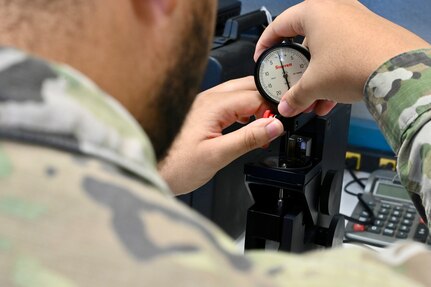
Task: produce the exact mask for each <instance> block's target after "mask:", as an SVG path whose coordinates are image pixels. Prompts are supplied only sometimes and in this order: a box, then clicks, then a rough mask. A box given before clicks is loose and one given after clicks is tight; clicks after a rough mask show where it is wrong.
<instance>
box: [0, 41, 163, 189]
mask: <svg viewBox="0 0 431 287" xmlns="http://www.w3.org/2000/svg"><path fill="white" fill-rule="evenodd" d="M0 128H1V129H3V130H6V131H19V132H20V133H21V134H25V133H28V134H33V135H38V134H39V135H40V134H43V135H44V136H45V137H50V136H51V137H56V136H59V137H61V138H62V139H63V141H64V140H65V139H66V140H67V141H69V142H68V143H67V144H70V145H73V146H76V147H77V149H79V152H81V153H84V154H87V155H91V156H96V157H99V158H102V159H104V160H107V161H110V162H112V163H115V164H116V165H118V166H120V167H122V168H124V169H126V170H128V171H130V172H132V173H134V174H135V175H137V176H139V177H141V178H143V179H144V180H145V181H148V182H150V183H152V184H153V185H155V186H156V187H157V188H158V189H160V190H161V191H164V192H166V193H169V191H168V190H169V189H168V187H167V185H166V184H165V182H164V181H163V180H162V179H161V178H160V176H159V175H158V173H157V169H156V160H155V155H154V150H153V148H152V146H151V143H150V140H149V138H148V136H147V135H146V134H145V132H144V131H143V130H142V128H141V127H140V126H139V124H138V123H137V122H136V121H135V120H134V118H133V117H132V116H131V115H130V114H129V113H128V112H127V111H126V109H125V108H124V107H122V106H121V105H120V104H119V103H118V102H117V101H116V100H115V99H113V98H112V97H110V96H108V95H107V94H106V93H104V92H103V91H102V90H101V89H100V88H98V87H97V86H96V85H95V84H94V83H93V82H92V81H91V80H89V79H88V78H87V77H85V76H84V75H82V74H81V73H79V72H78V71H76V70H74V69H72V68H71V67H68V66H65V65H60V64H54V63H49V62H47V61H44V60H41V59H39V58H36V57H34V56H30V55H28V54H26V53H24V52H22V51H19V50H16V49H12V48H0ZM27 138H29V137H27ZM30 138H31V137H30Z"/></svg>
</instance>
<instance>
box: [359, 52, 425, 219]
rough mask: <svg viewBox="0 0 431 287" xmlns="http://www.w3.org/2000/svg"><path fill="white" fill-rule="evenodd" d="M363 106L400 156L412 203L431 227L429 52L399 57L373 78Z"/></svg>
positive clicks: (401, 170)
mask: <svg viewBox="0 0 431 287" xmlns="http://www.w3.org/2000/svg"><path fill="white" fill-rule="evenodd" d="M365 95H366V96H365V102H366V104H367V106H368V109H369V111H370V112H371V114H372V115H373V117H374V118H375V119H376V120H377V122H378V123H379V126H380V128H381V130H382V131H383V133H384V134H385V136H386V139H387V140H388V142H389V144H390V145H391V146H392V148H393V150H394V151H395V152H396V154H397V155H398V171H399V174H400V178H401V181H402V183H403V184H404V186H406V188H407V190H408V191H409V192H410V193H411V194H412V199H413V202H414V203H415V205H416V207H417V208H418V210H419V212H420V213H421V215H422V217H423V218H424V219H428V223H429V224H428V225H429V226H431V225H430V223H431V217H430V216H431V50H430V49H426V50H418V51H413V52H409V53H405V54H402V55H399V56H398V57H395V58H393V59H391V60H390V61H388V62H387V63H385V64H384V65H382V66H381V67H380V68H379V69H378V70H377V71H376V72H375V73H374V74H373V75H371V77H370V79H369V80H368V83H367V85H366V87H365Z"/></svg>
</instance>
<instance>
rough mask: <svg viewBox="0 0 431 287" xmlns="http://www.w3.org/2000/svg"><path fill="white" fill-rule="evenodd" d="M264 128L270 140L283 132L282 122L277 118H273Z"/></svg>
mask: <svg viewBox="0 0 431 287" xmlns="http://www.w3.org/2000/svg"><path fill="white" fill-rule="evenodd" d="M265 129H266V133H267V134H268V137H269V138H270V141H272V140H274V139H276V138H278V137H279V136H281V134H282V133H283V132H284V127H283V124H282V123H281V122H280V121H279V120H273V121H272V122H270V123H269V124H268V125H266V127H265Z"/></svg>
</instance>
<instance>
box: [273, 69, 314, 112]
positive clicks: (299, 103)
mask: <svg viewBox="0 0 431 287" xmlns="http://www.w3.org/2000/svg"><path fill="white" fill-rule="evenodd" d="M307 72H308V70H307V71H306V72H305V73H304V76H303V77H302V78H301V79H300V80H299V81H298V82H297V83H296V84H295V85H294V86H293V87H292V88H291V89H290V90H288V91H287V92H286V94H285V95H284V96H283V98H282V99H281V101H280V104H279V105H278V111H279V113H280V114H281V115H282V116H285V117H293V116H296V115H297V114H299V113H301V112H303V111H305V110H307V108H308V107H310V106H311V105H312V104H313V103H314V101H315V100H316V99H315V98H314V97H313V94H309V93H308V92H307V91H306V90H305V88H304V86H306V84H305V83H306V82H307V81H306V79H307V77H306V76H307Z"/></svg>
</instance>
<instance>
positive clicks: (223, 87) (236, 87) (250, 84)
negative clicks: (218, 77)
mask: <svg viewBox="0 0 431 287" xmlns="http://www.w3.org/2000/svg"><path fill="white" fill-rule="evenodd" d="M241 90H244V91H256V90H257V88H256V84H255V83H254V77H252V76H249V77H245V78H240V79H235V80H230V81H227V82H224V83H222V84H220V85H218V86H215V87H213V88H211V89H209V90H207V91H205V92H211V93H228V92H234V91H241Z"/></svg>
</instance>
